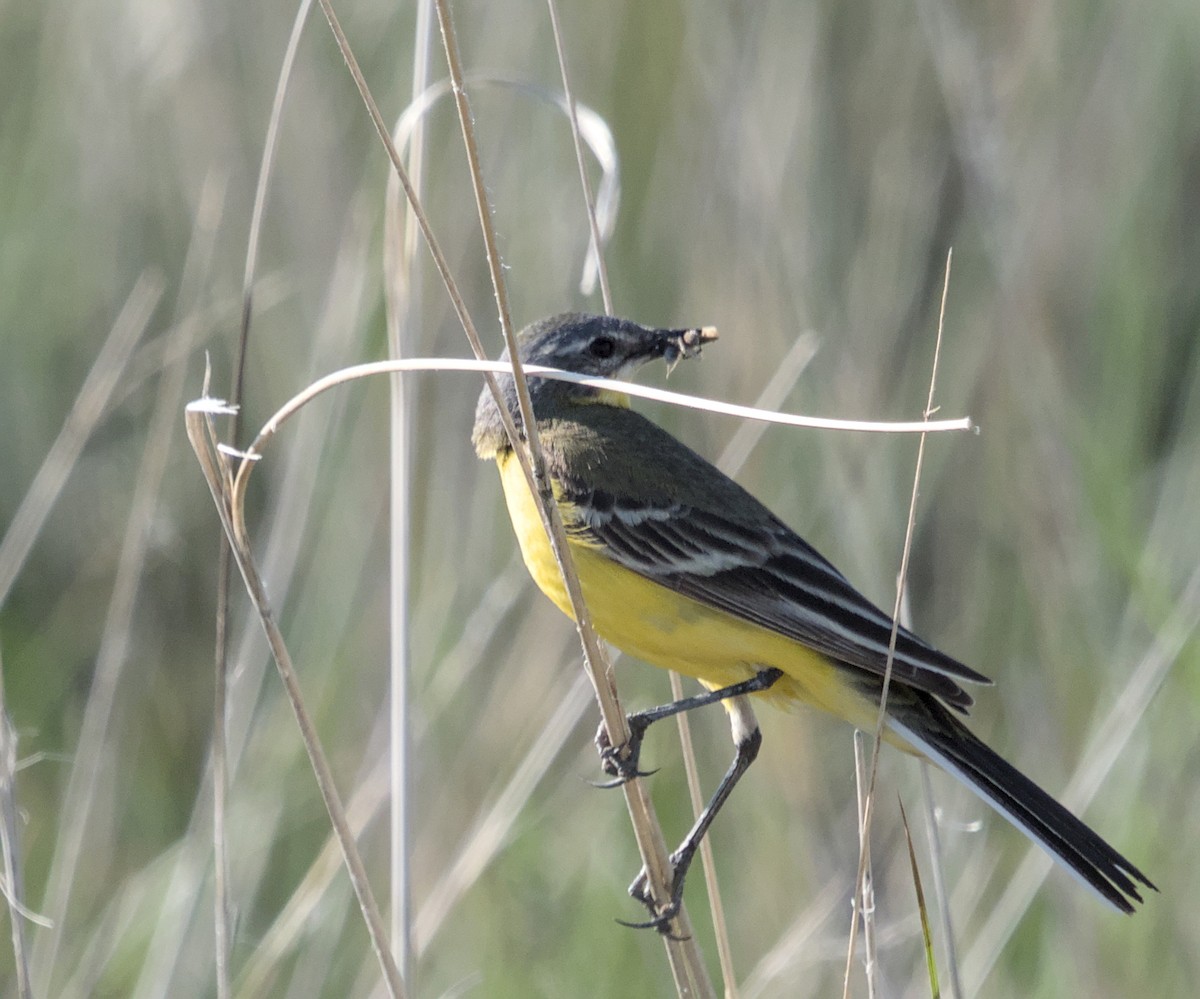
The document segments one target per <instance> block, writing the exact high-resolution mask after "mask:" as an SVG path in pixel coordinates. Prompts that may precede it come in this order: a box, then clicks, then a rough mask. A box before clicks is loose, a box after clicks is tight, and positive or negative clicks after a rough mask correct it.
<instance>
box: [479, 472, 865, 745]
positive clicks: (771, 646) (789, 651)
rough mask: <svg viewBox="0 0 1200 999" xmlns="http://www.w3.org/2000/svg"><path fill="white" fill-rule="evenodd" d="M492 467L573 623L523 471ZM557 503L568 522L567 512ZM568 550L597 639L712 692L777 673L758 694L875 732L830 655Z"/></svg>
mask: <svg viewBox="0 0 1200 999" xmlns="http://www.w3.org/2000/svg"><path fill="white" fill-rule="evenodd" d="M498 464H499V467H500V477H501V481H502V482H503V485H504V496H505V500H506V502H507V504H508V512H509V516H510V517H511V519H512V523H513V528H514V530H515V531H516V534H517V541H518V543H519V544H520V546H521V554H522V555H523V556H524V559H525V565H526V566H527V567H528V569H529V572H530V575H532V576H533V579H534V582H535V583H537V585H538V587H539V588H540V589H541V591H542V592H543V593H545V594H546V596H548V597H549V598H550V599H551V600H552V601H554V603H555V604H556V605H557V606H558V607H559V609H560V610H562V611H563V612H564V613H565V614H567V615H571V603H570V600H568V598H567V592H566V588H565V587H564V585H563V581H562V577H561V575H560V574H559V571H558V565H557V563H556V562H555V561H554V555H553V553H552V552H551V549H550V542H549V540H548V539H547V537H546V532H545V530H544V529H543V527H542V522H541V519H540V517H539V516H538V512H537V506H536V504H535V503H534V501H533V496H532V494H531V493H530V491H529V488H528V486H527V485H526V484H525V478H524V476H523V474H522V472H521V467H520V464H519V463H518V462H517V460H516V459H515V458H514V457H512V455H511V453H510V452H506V453H505V454H504V455H503V456H502V457H501V458H500V459H499V461H498ZM560 505H561V506H563V507H564V516H565V517H567V518H568V519H569V514H570V511H569V508H566V504H560ZM570 545H571V555H572V556H573V557H574V560H575V567H576V570H577V571H578V573H579V581H580V584H581V585H582V587H583V596H584V599H585V600H586V601H587V605H588V610H589V611H590V612H591V615H592V622H593V624H594V625H595V628H596V631H597V632H598V633H599V634H600V636H601V637H602V638H604V639H605V640H606V641H609V642H611V643H612V644H613V645H615V646H616V647H617V648H619V649H621V650H622V651H623V652H626V653H628V654H629V655H632V656H635V657H636V658H638V659H641V660H643V661H644V662H647V663H650V664H651V665H654V666H660V667H662V668H664V669H673V670H676V671H677V672H679V673H682V674H684V675H686V676H691V677H695V678H696V679H697V680H699V681H700V682H701V683H703V684H704V685H705V686H706V687H710V688H713V689H715V688H719V687H726V686H729V685H730V684H733V683H738V682H739V681H742V680H746V679H748V678H749V677H751V676H753V675H754V674H755V673H757V672H758V671H759V670H761V669H764V668H766V667H770V666H774V667H776V668H778V669H780V670H782V671H783V673H784V676H783V677H782V678H781V679H780V680H779V681H778V682H777V683H776V684H775V685H774V686H773V687H772V688H771V689H770V691H768V692H766V693H765V694H764V695H760V696H764V697H766V698H768V699H769V700H772V701H776V702H780V703H784V704H786V703H788V702H791V703H795V702H798V701H801V702H804V703H807V704H811V705H813V706H814V707H817V708H820V709H822V710H824V711H828V712H830V713H831V714H834V715H836V716H837V717H839V718H843V719H845V720H846V721H849V722H850V723H851V724H854V725H857V726H859V727H861V728H873V727H874V724H875V708H874V707H873V706H872V705H871V702H870V701H869V700H867V699H866V698H864V697H863V696H862V695H860V694H858V693H857V692H856V691H855V690H853V688H851V687H850V686H849V684H848V683H847V682H846V676H845V673H844V669H843V668H842V667H839V666H838V665H837V664H835V663H834V662H832V661H831V660H830V659H828V658H827V657H825V656H823V655H821V654H820V653H818V652H814V651H813V650H812V649H809V648H807V647H806V646H803V645H801V644H800V643H799V642H796V641H794V640H793V639H790V638H787V637H785V636H783V635H780V634H778V633H776V632H774V631H769V630H768V629H766V628H762V627H760V626H759V625H757V624H753V623H752V622H749V621H746V620H743V619H741V618H738V617H735V616H734V615H732V614H727V613H725V612H724V611H720V610H717V609H715V608H712V607H709V606H708V605H707V604H702V603H700V602H699V601H697V600H692V599H691V598H689V597H685V596H682V595H681V594H678V593H676V592H674V591H673V590H670V589H667V588H666V587H665V586H661V585H659V584H658V583H655V582H652V581H651V580H649V579H647V578H645V577H644V576H640V575H638V574H637V573H635V572H632V571H631V570H629V569H626V568H624V567H623V566H621V565H619V564H618V563H617V562H615V561H613V560H612V559H610V558H608V557H607V556H605V555H604V554H603V553H602V552H601V551H599V550H598V549H596V548H593V547H590V546H588V545H585V544H583V543H581V542H578V541H575V540H572V541H571V543H570ZM572 616H573V615H572Z"/></svg>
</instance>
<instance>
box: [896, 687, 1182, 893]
mask: <svg viewBox="0 0 1200 999" xmlns="http://www.w3.org/2000/svg"><path fill="white" fill-rule="evenodd" d="M914 693H916V695H917V699H916V700H915V702H910V701H909V700H908V698H903V701H904V702H907V703H897V704H896V705H895V706H894V707H893V705H892V704H889V705H888V715H889V727H890V728H892V729H893V730H894V731H895V733H896V734H897V735H899V736H900V737H901V738H903V739H904V740H905V741H906V742H909V743H911V744H912V746H913V748H914V749H917V750H919V751H920V752H922V753H923V754H925V755H926V756H928V757H929V759H931V760H932V761H933V762H934V763H936V764H938V766H940V767H941V768H942V769H943V770H946V771H948V772H949V773H951V774H953V775H954V776H955V777H957V778H959V780H961V781H963V783H965V784H966V785H967V786H968V787H969V788H971V790H973V791H974V792H975V793H976V794H978V795H980V796H981V797H982V798H983V799H984V800H985V801H987V803H988V804H989V805H991V806H992V807H993V808H995V809H996V810H997V811H998V812H1000V813H1001V814H1002V815H1003V816H1004V817H1005V818H1007V819H1008V820H1009V821H1010V822H1012V823H1013V825H1015V826H1016V827H1017V828H1018V829H1020V830H1021V831H1022V832H1023V833H1025V835H1027V836H1029V837H1030V838H1031V839H1033V840H1036V841H1037V842H1038V843H1040V844H1041V845H1042V846H1043V847H1045V848H1046V850H1047V851H1048V852H1049V853H1050V854H1051V856H1053V857H1054V858H1055V859H1056V860H1058V861H1059V862H1060V863H1062V864H1063V865H1064V866H1065V867H1067V868H1068V869H1069V870H1071V871H1072V872H1073V873H1074V874H1076V875H1077V876H1078V877H1079V878H1081V879H1082V880H1083V881H1084V882H1085V883H1086V884H1087V885H1089V886H1090V887H1091V888H1093V889H1094V890H1095V891H1096V892H1097V893H1098V894H1099V895H1100V896H1101V897H1102V898H1103V899H1104V900H1105V901H1107V902H1108V903H1109V904H1111V905H1112V906H1114V907H1115V908H1117V909H1119V910H1120V911H1121V912H1133V911H1134V903H1140V902H1141V901H1142V896H1141V893H1140V887H1141V886H1144V887H1146V888H1151V889H1153V890H1154V891H1158V889H1157V888H1155V886H1154V885H1153V884H1152V883H1151V881H1150V879H1149V878H1147V877H1146V875H1144V874H1143V873H1142V872H1141V871H1139V870H1138V869H1137V868H1136V867H1134V866H1133V864H1131V863H1130V862H1129V861H1128V860H1126V859H1125V858H1124V857H1122V856H1121V854H1119V853H1118V852H1117V851H1116V850H1114V849H1113V848H1112V847H1111V846H1109V845H1108V843H1106V842H1105V841H1104V840H1103V839H1101V838H1100V836H1099V835H1097V834H1096V833H1095V832H1094V831H1093V830H1092V829H1091V828H1090V827H1089V826H1087V825H1085V824H1084V823H1083V822H1081V821H1080V820H1079V819H1077V818H1076V817H1075V816H1074V815H1072V814H1071V813H1070V812H1069V811H1067V810H1066V809H1065V808H1064V807H1063V806H1062V805H1060V804H1059V803H1058V802H1057V801H1055V800H1054V799H1053V798H1052V797H1050V795H1048V794H1047V793H1046V792H1045V791H1043V790H1042V789H1041V788H1040V787H1038V786H1037V785H1036V784H1035V783H1034V782H1033V781H1031V780H1030V779H1029V778H1028V777H1026V776H1025V775H1024V774H1023V773H1021V772H1020V771H1019V770H1017V768H1016V767H1013V766H1011V765H1009V764H1008V763H1006V762H1005V761H1004V760H1003V759H1001V758H1000V757H999V756H998V755H997V754H996V753H994V752H993V751H992V750H991V749H989V748H988V747H987V746H986V745H985V744H984V743H983V742H982V741H981V740H980V739H978V738H977V737H976V736H975V735H974V734H972V733H971V732H970V731H969V730H968V729H967V727H966V726H965V725H963V724H962V722H960V721H959V720H958V719H957V718H955V717H954V716H953V715H951V714H950V712H949V711H948V710H946V708H944V707H943V706H942V705H941V704H939V703H938V702H937V701H936V700H934V699H933V698H932V697H930V696H929V695H927V694H921V693H919V692H914ZM1139 883H1140V884H1139Z"/></svg>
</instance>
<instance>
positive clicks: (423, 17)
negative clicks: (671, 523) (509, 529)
mask: <svg viewBox="0 0 1200 999" xmlns="http://www.w3.org/2000/svg"><path fill="white" fill-rule="evenodd" d="M432 44H433V16H432V10H431V7H430V0H419V2H418V3H417V20H416V25H415V26H414V32H413V53H414V55H413V76H412V99H413V101H416V100H418V99H419V97H420V95H421V94H423V93H424V92H425V90H426V89H427V87H428V86H429V53H430V49H431V48H432ZM407 152H408V171H409V174H410V176H411V178H412V181H413V191H414V193H415V194H417V196H418V197H419V196H420V192H421V188H422V186H423V180H424V172H425V118H424V116H423V115H421V116H418V118H417V121H416V122H415V123H414V125H413V130H412V135H411V137H410V139H409V142H408V148H407ZM399 215H400V200H399V196H398V194H397V191H396V183H395V177H394V175H393V176H389V182H388V185H387V192H386V195H385V216H384V233H385V235H384V253H383V266H384V274H383V285H384V304H385V309H386V312H387V328H388V349H389V352H390V354H391V356H392V357H393V358H396V359H399V358H401V357H403V356H404V355H405V352H406V349H407V347H408V346H409V344H406V342H405V336H406V334H410V335H411V331H413V330H414V329H415V328H416V325H417V321H418V319H419V317H420V314H421V300H420V281H419V273H418V257H417V252H416V251H417V241H418V239H419V234H418V230H417V223H416V220H415V218H414V216H413V214H412V213H411V212H410V213H408V214H406V215H405V218H404V230H403V233H402V234H401V233H400V232H399V231H398V219H399ZM388 387H389V422H390V434H389V450H390V454H389V466H390V477H391V493H390V497H391V499H390V503H391V507H390V511H389V524H390V528H389V570H388V576H389V584H390V585H389V606H390V622H389V623H390V627H389V632H390V635H391V641H390V643H389V654H388V674H389V677H390V683H389V690H390V694H389V725H388V729H389V785H390V792H391V793H390V796H389V800H390V805H391V808H390V817H389V818H390V821H389V825H388V839H389V850H388V855H389V858H390V863H391V870H390V876H389V886H390V909H391V940H392V950H393V952H394V953H395V954H396V956H397V958H398V960H399V962H400V971H401V973H402V974H403V975H404V979H405V981H406V982H408V985H409V989H410V990H414V991H415V987H414V985H413V975H414V973H415V970H416V969H415V966H414V950H413V926H412V918H413V916H412V877H411V857H412V827H413V811H412V810H413V802H412V787H413V782H412V773H413V756H412V750H413V735H412V713H411V711H410V703H409V700H410V699H409V694H410V685H409V679H410V675H411V670H412V656H411V649H412V643H411V640H410V639H411V632H410V628H409V602H410V596H411V593H410V590H411V587H410V580H409V566H410V564H411V559H412V552H411V545H410V539H411V537H412V487H413V478H412V462H413V456H412V440H413V428H412V413H413V410H414V405H413V396H412V392H411V391H410V389H409V386H408V384H407V382H406V381H405V379H403V378H401V377H396V378H392V379H390V380H389V383H388Z"/></svg>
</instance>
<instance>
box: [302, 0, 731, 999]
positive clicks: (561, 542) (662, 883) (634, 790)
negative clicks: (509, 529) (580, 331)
mask: <svg viewBox="0 0 1200 999" xmlns="http://www.w3.org/2000/svg"><path fill="white" fill-rule="evenodd" d="M323 2H324V0H323ZM437 13H438V25H439V27H440V28H441V32H442V41H443V44H444V45H445V48H446V61H447V63H448V65H449V69H450V78H451V81H452V93H453V95H454V100H455V105H456V107H457V109H458V115H459V124H460V126H461V127H462V132H463V142H464V145H465V147H466V152H467V161H468V165H469V167H470V172H471V183H472V186H473V187H474V189H475V199H476V206H477V208H478V212H479V221H480V226H481V228H482V230H483V237H484V244H485V246H486V248H487V259H488V268H489V270H490V271H491V275H492V288H493V292H494V293H495V297H496V305H497V310H498V312H499V316H500V325H501V329H502V330H503V333H504V339H505V343H506V344H507V346H508V351H509V358H510V359H511V362H512V367H513V381H514V382H515V384H516V390H517V399H518V403H519V409H520V412H521V418H522V423H523V424H524V426H525V427H526V428H528V433H527V434H526V438H527V445H528V454H527V456H526V454H525V449H524V448H523V447H522V446H521V441H520V438H519V436H518V435H517V434H516V433H514V432H513V429H512V428H510V427H509V426H508V423H507V421H506V424H505V428H506V431H507V432H508V434H509V439H510V441H511V443H512V445H513V449H514V452H515V453H516V454H517V455H518V457H520V458H521V465H522V469H523V470H525V469H526V464H528V470H526V471H525V474H526V479H527V480H528V481H529V484H530V487H531V489H532V492H533V495H534V498H535V502H537V504H538V507H539V512H540V513H541V515H542V522H543V526H544V527H545V529H546V533H547V536H548V538H549V540H550V546H551V549H552V551H553V553H554V558H555V561H556V562H557V563H558V567H559V571H560V572H561V574H562V577H563V583H564V586H565V588H566V590H567V595H568V597H569V598H570V601H571V609H572V613H573V616H574V618H575V622H576V627H577V629H578V631H579V636H580V640H581V642H582V645H583V650H584V664H585V668H586V669H587V671H588V675H589V677H590V678H591V680H592V684H593V686H594V688H595V690H596V697H597V700H598V701H599V704H600V711H601V715H602V716H603V718H604V725H605V728H606V729H607V730H608V734H609V737H610V740H611V742H612V744H613V745H616V746H619V745H624V744H625V743H626V742H628V741H629V730H628V726H627V724H626V721H625V713H624V712H623V711H622V710H621V707H620V702H619V700H618V698H617V690H616V683H615V679H614V676H613V670H612V665H611V663H609V662H608V659H607V656H606V655H605V654H604V650H603V648H602V646H601V644H600V642H599V639H598V638H597V637H596V634H595V631H594V629H593V628H592V623H591V615H590V614H589V612H588V609H587V604H586V603H585V601H584V599H583V591H582V588H581V587H580V584H579V578H578V575H577V574H576V572H575V567H574V564H573V562H572V559H571V554H570V550H569V548H568V545H567V540H566V532H565V530H564V528H563V523H562V518H561V516H560V514H559V510H558V506H557V504H556V503H555V500H554V493H553V489H552V488H551V485H550V480H549V477H548V476H547V474H546V468H545V460H544V456H543V454H542V449H541V444H540V442H539V440H538V434H537V423H536V421H535V420H534V416H533V405H532V402H531V400H530V397H529V387H528V385H527V384H526V382H525V377H524V371H523V370H522V365H521V360H520V352H519V350H518V349H517V343H516V337H515V334H514V332H513V329H512V321H511V319H510V317H509V311H508V295H507V290H506V287H505V284H504V279H503V273H502V269H501V263H500V254H499V251H498V249H497V247H496V238H495V229H494V227H493V225H492V219H491V210H490V207H489V205H488V203H487V194H486V190H485V187H484V183H483V175H482V170H481V168H480V165H479V153H478V146H477V144H476V142H475V136H474V127H473V125H472V119H471V113H470V108H469V106H468V103H467V96H466V91H465V89H464V88H463V83H462V63H461V59H460V58H459V53H458V42H457V37H456V35H455V32H454V26H453V23H452V22H451V19H450V12H449V9H448V6H447V0H437ZM495 391H496V390H495V389H494V388H493V392H495ZM496 399H497V403H498V408H499V410H500V412H501V415H502V416H503V415H504V414H505V412H506V410H507V406H506V405H505V403H504V401H503V399H501V398H500V397H499V394H498V393H497V394H496ZM526 457H527V461H526ZM622 790H623V791H624V793H625V801H626V805H627V807H628V809H629V813H630V818H631V821H632V822H633V826H634V835H635V837H636V838H637V841H638V848H639V851H640V852H641V854H642V859H643V862H644V864H645V868H646V872H647V880H648V883H649V885H650V889H651V896H652V897H653V898H654V899H655V900H656V901H658V900H666V899H669V898H670V887H669V885H670V878H671V874H672V871H671V865H670V861H669V860H668V858H667V846H666V841H665V840H664V838H663V835H662V830H661V828H659V826H658V822H657V820H656V819H655V817H654V813H653V808H652V805H651V803H650V799H649V796H648V795H647V794H646V792H645V790H644V788H643V787H642V782H641V781H640V780H636V779H635V780H631V781H628V782H626V783H625V784H623V785H622ZM673 924H674V925H673V926H672V927H671V929H670V932H668V933H664V934H662V939H663V941H664V943H665V944H666V948H667V954H668V959H669V961H670V964H671V970H672V974H673V975H674V978H675V987H676V990H677V992H678V993H679V995H681V996H693V995H697V994H699V995H704V996H707V995H715V993H714V992H713V989H712V984H711V982H710V981H709V980H708V972H707V969H706V968H705V966H704V962H703V961H702V960H701V958H700V953H699V949H698V947H697V946H696V945H695V937H694V934H693V932H692V929H691V926H690V920H689V919H688V917H687V915H686V913H685V912H684V911H682V910H681V912H680V914H679V915H678V916H677V917H676V918H675V919H674V920H673Z"/></svg>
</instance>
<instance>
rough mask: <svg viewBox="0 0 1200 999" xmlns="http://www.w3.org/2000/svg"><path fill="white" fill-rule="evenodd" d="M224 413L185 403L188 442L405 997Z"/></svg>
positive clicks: (370, 929)
mask: <svg viewBox="0 0 1200 999" xmlns="http://www.w3.org/2000/svg"><path fill="white" fill-rule="evenodd" d="M227 413H228V406H224V405H219V404H215V403H214V401H213V400H208V399H203V400H201V401H200V402H195V403H191V404H190V405H189V406H188V407H187V412H186V416H185V423H186V426H187V435H188V440H189V442H190V443H191V445H192V450H193V451H195V453H196V460H197V461H198V462H199V463H200V468H201V470H202V471H203V473H204V479H205V481H206V482H207V483H208V488H209V492H211V493H212V497H213V502H214V504H216V507H217V513H218V515H219V516H220V518H221V526H222V527H223V528H224V529H225V534H226V537H227V538H228V539H229V545H230V550H231V552H232V555H233V560H234V562H235V563H236V564H237V567H238V570H239V571H240V572H241V574H242V581H243V582H244V583H245V585H246V592H247V593H248V594H249V596H250V599H251V601H252V602H253V603H254V608H255V610H256V611H257V612H258V616H259V622H260V623H261V624H262V628H263V632H264V634H265V635H266V639H267V644H268V646H269V647H270V650H271V657H272V658H273V659H274V661H275V667H276V669H277V670H278V672H279V678H280V680H282V681H283V688H284V691H285V693H286V694H287V697H288V701H289V703H290V704H291V707H292V713H293V714H294V715H295V718H296V724H297V726H298V727H299V729H300V734H301V737H302V739H303V742H304V748H305V751H306V752H307V753H308V758H309V763H310V764H311V765H312V768H313V774H314V775H315V776H316V780H317V788H318V790H319V791H320V792H321V798H322V800H323V801H324V802H325V809H326V811H327V812H328V813H329V820H330V822H331V823H332V825H333V829H334V833H335V834H336V836H337V839H338V845H339V846H340V847H341V850H342V859H343V861H344V862H345V864H346V870H347V873H348V874H349V877H350V884H351V887H352V888H353V889H354V894H355V897H356V898H357V899H358V905H359V909H360V911H361V912H362V915H363V921H364V922H365V923H366V926H367V933H368V934H369V936H370V938H371V946H372V948H373V949H374V950H375V955H376V957H377V958H378V960H379V965H380V969H381V970H382V972H383V978H384V983H385V985H386V986H387V990H388V994H389V995H390V996H392V997H393V999H403V997H404V995H405V991H404V983H403V980H402V979H401V977H400V969H399V968H398V967H397V965H396V961H395V958H394V957H393V956H392V952H391V948H390V947H389V946H388V940H387V931H386V929H385V928H384V925H383V918H382V917H381V916H380V914H379V907H378V905H377V904H376V902H375V896H374V894H373V893H372V892H371V885H370V882H369V881H368V879H367V872H366V868H365V866H364V865H363V862H362V856H361V855H360V854H359V852H358V845H357V843H356V842H355V839H354V832H353V829H352V827H351V825H350V823H349V821H348V819H347V818H346V811H345V808H344V807H343V806H342V800H341V797H340V796H339V794H338V790H337V785H336V783H335V782H334V779H333V771H332V770H331V769H330V767H329V761H328V760H327V759H326V757H325V753H324V750H322V748H321V744H320V742H319V741H318V739H317V733H316V728H315V726H314V725H313V722H312V718H311V717H310V716H309V713H308V709H307V708H306V707H305V705H304V698H303V695H302V693H301V690H300V683H299V680H298V679H297V677H296V671H295V668H294V667H293V665H292V659H291V654H290V653H289V652H288V648H287V644H286V643H285V642H284V639H283V634H282V632H281V631H280V630H279V626H278V624H277V623H276V621H275V612H274V610H273V609H272V607H271V604H270V601H269V600H268V598H267V593H266V588H265V586H264V585H263V582H262V578H261V576H260V575H259V572H258V566H257V563H256V562H255V559H254V553H253V549H252V547H251V545H250V542H249V538H248V536H247V534H246V531H245V516H244V509H243V504H244V500H245V489H244V488H239V484H240V485H241V486H244V484H245V482H246V478H245V476H244V475H239V476H238V478H237V480H236V482H235V480H234V479H233V478H232V477H231V476H230V474H229V467H228V464H227V462H226V459H225V457H224V451H223V449H222V448H221V445H220V444H219V443H218V438H217V435H216V432H215V430H214V429H213V425H212V418H213V416H214V415H217V414H227ZM250 464H252V461H251V460H250V459H245V460H243V462H242V467H241V471H243V472H244V471H245V468H246V466H247V465H250Z"/></svg>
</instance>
